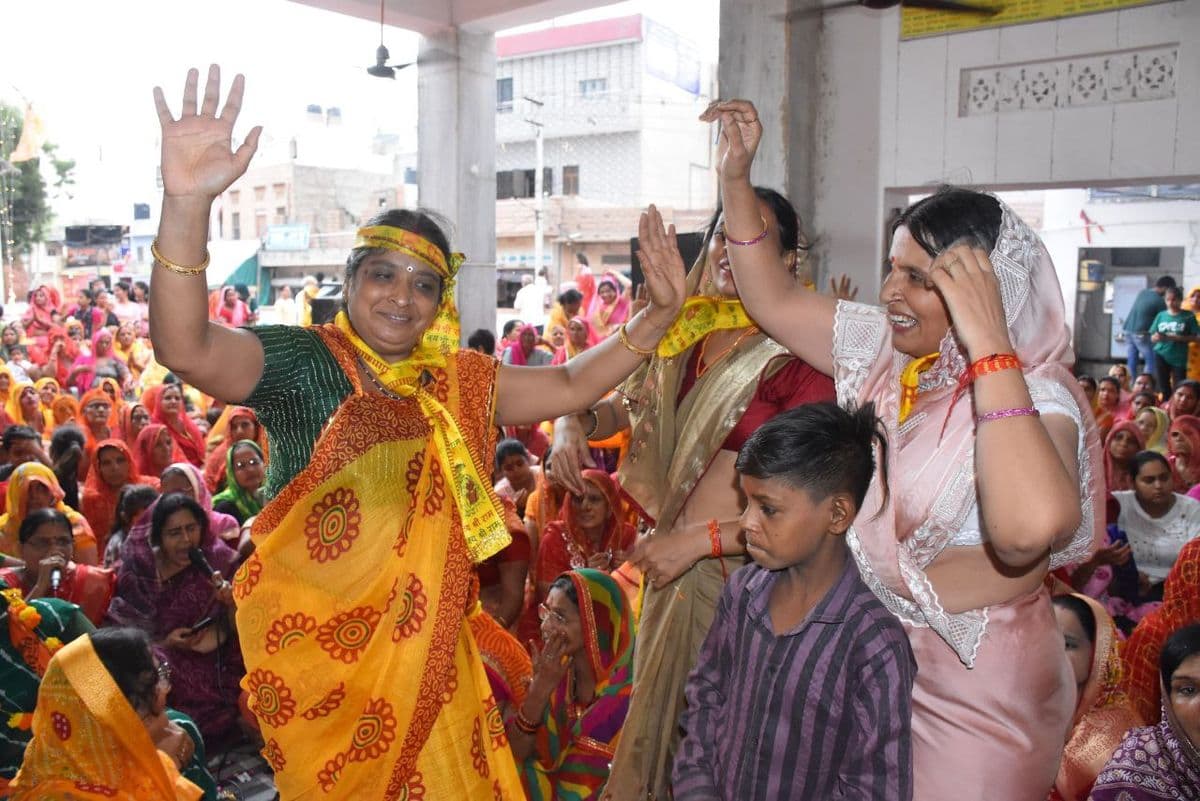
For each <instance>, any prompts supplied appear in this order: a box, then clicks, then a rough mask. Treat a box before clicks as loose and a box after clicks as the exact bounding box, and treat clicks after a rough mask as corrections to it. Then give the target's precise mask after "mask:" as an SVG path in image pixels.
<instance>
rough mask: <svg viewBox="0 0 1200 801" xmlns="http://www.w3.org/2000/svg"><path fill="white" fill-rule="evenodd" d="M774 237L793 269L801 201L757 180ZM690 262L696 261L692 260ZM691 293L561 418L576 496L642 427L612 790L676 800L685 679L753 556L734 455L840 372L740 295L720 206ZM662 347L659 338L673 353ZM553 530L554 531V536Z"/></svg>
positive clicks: (631, 462) (566, 467) (637, 441)
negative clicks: (596, 459)
mask: <svg viewBox="0 0 1200 801" xmlns="http://www.w3.org/2000/svg"><path fill="white" fill-rule="evenodd" d="M756 191H757V194H758V198H759V210H760V212H761V213H762V218H763V224H764V231H763V235H762V237H761V239H762V240H765V241H763V243H762V246H764V247H769V248H772V249H773V251H772V252H777V253H778V254H779V269H780V270H786V271H788V272H790V273H792V274H793V275H795V273H796V267H797V265H798V263H799V261H800V256H801V250H802V244H801V237H800V221H799V219H798V217H797V215H796V211H795V209H793V208H792V206H791V204H790V203H788V201H787V200H786V199H785V198H784V197H782V196H781V195H779V194H778V193H777V192H774V191H772V190H770V189H763V188H759V189H757V190H756ZM678 268H679V269H680V270H683V269H684V266H683V263H682V260H680V262H679V265H678ZM687 287H688V295H689V300H688V301H687V303H686V304H685V305H684V310H683V312H682V313H681V314H680V317H679V318H678V320H677V321H676V323H675V325H674V326H673V327H672V329H671V331H670V332H668V334H667V336H666V337H664V338H663V343H673V344H674V345H675V348H674V351H675V354H674V355H673V356H670V357H666V358H664V357H660V356H656V357H655V358H652V359H651V360H650V361H649V363H648V364H647V365H646V366H645V367H643V368H641V369H640V370H639V371H638V372H636V373H634V374H633V376H632V377H631V378H630V379H629V380H628V381H627V382H626V383H625V384H624V386H623V387H621V389H620V390H619V391H618V392H617V393H615V394H614V395H612V396H610V397H609V398H608V399H606V400H604V401H601V402H600V403H598V404H596V405H595V406H593V407H592V408H591V409H589V410H588V411H587V412H586V413H584V414H582V415H579V416H577V417H563V418H559V420H558V421H557V422H556V424H555V441H554V446H553V448H552V452H553V456H552V457H551V462H552V463H553V467H554V471H555V474H556V475H558V476H559V477H560V480H562V482H563V483H564V484H566V485H567V486H568V488H569V489H571V491H572V492H574V493H575V494H577V495H578V494H582V493H583V492H584V491H585V489H586V487H585V485H584V483H583V481H582V479H581V477H580V473H581V466H582V463H584V462H586V461H588V460H589V459H588V457H587V455H586V454H587V449H586V446H587V443H586V440H587V439H593V440H596V439H601V438H603V437H607V436H610V435H611V434H613V433H614V432H616V431H619V430H621V429H623V428H630V429H631V438H632V443H631V445H630V450H629V454H628V456H627V458H626V460H625V462H624V464H623V466H622V467H621V469H620V471H619V473H618V479H619V480H620V483H621V488H622V490H623V491H624V492H625V494H626V496H627V497H628V498H629V500H631V501H632V502H633V503H634V504H636V505H637V507H638V508H639V510H640V511H641V514H642V516H643V518H645V520H646V522H647V524H648V525H651V526H653V527H654V528H653V529H652V531H651V534H650V536H647V537H644V538H642V539H641V540H640V541H639V542H638V544H637V546H636V547H635V548H634V549H633V550H632V552H631V554H630V555H629V561H630V562H631V563H633V564H634V565H635V566H636V567H638V568H640V569H641V570H642V572H643V574H644V575H645V578H646V581H645V596H644V599H643V602H642V613H641V622H640V624H639V629H638V647H637V653H636V655H635V657H634V660H635V664H634V674H633V675H634V689H633V697H632V701H631V705H630V708H629V715H628V717H627V718H626V720H625V728H624V731H623V733H622V735H621V740H620V743H619V744H618V746H617V752H616V756H615V758H614V761H613V768H612V773H611V775H610V777H609V781H608V785H607V791H608V793H610V794H611V796H612V797H613V798H645V797H646V796H647V794H652V795H653V796H654V797H656V798H667V797H669V796H668V792H667V790H668V787H669V783H670V777H671V765H672V761H673V759H674V756H675V749H676V747H677V746H678V742H679V738H678V734H677V733H676V727H675V726H674V725H664V722H665V721H672V722H673V721H677V720H679V716H680V714H681V712H682V711H683V709H682V702H683V687H684V684H685V682H686V680H687V675H688V672H689V671H690V670H691V668H692V666H693V664H694V663H695V660H696V655H697V653H698V652H699V649H700V645H701V644H702V642H703V641H704V637H705V635H706V634H707V633H708V628H709V625H710V624H711V623H712V619H713V614H714V611H715V609H716V603H717V599H718V598H719V597H720V594H721V589H722V587H723V586H724V583H725V579H726V577H727V576H728V575H729V574H730V573H732V572H733V571H734V570H736V569H738V568H739V567H741V566H742V565H743V564H745V562H746V556H745V549H744V547H743V545H742V543H741V542H740V541H739V538H738V532H739V530H740V527H739V524H738V518H739V516H740V514H741V509H742V499H741V496H740V495H739V493H738V491H737V474H736V471H735V469H734V461H735V460H736V458H737V452H738V449H739V448H740V447H741V446H742V443H744V442H745V441H746V438H747V437H749V435H750V434H751V433H752V432H753V431H754V429H756V428H757V427H758V426H759V425H760V424H761V423H762V422H764V421H765V420H767V419H768V418H770V417H773V416H774V415H776V414H778V413H779V412H781V411H784V410H786V409H790V408H793V407H795V406H799V405H800V404H803V403H811V402H816V401H828V400H832V399H833V397H834V392H833V382H832V381H831V380H830V379H829V378H828V377H826V376H824V375H821V374H820V373H818V372H817V371H815V370H813V369H812V368H811V367H809V366H808V365H807V364H805V363H804V362H802V361H800V360H799V359H797V358H795V357H793V356H791V355H790V354H788V352H787V351H786V350H785V349H784V348H783V347H781V346H780V345H778V344H777V343H775V342H774V341H773V340H771V339H770V338H768V337H767V336H765V335H764V334H762V333H761V332H760V331H759V330H758V328H757V327H756V326H755V325H754V322H753V321H752V320H750V319H749V318H748V317H747V316H746V315H745V312H744V310H743V309H742V307H741V302H740V301H739V300H738V292H737V287H736V286H735V285H734V281H733V274H732V273H731V272H730V269H729V259H728V257H727V256H726V253H725V235H724V218H723V215H722V212H721V210H720V209H718V210H717V212H716V213H715V214H714V215H713V218H712V220H711V222H710V224H709V227H708V238H707V242H706V244H705V248H704V250H703V251H702V255H701V258H700V259H699V260H698V261H697V263H696V265H695V266H694V267H693V268H692V270H691V271H690V273H689V275H688V284H687ZM662 352H663V345H662V344H660V354H662ZM663 356H665V354H663ZM543 539H545V537H543Z"/></svg>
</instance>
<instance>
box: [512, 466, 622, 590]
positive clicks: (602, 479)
mask: <svg viewBox="0 0 1200 801" xmlns="http://www.w3.org/2000/svg"><path fill="white" fill-rule="evenodd" d="M583 478H584V480H585V481H587V482H589V483H590V484H592V485H593V486H595V487H596V488H597V489H599V490H600V491H601V492H602V493H604V498H605V500H606V501H608V521H607V522H606V524H605V529H604V536H603V537H602V538H601V540H600V545H599V547H595V546H593V544H592V543H591V542H589V541H588V538H587V536H586V535H585V534H584V533H583V530H582V529H580V527H579V524H578V522H577V520H576V512H575V508H574V506H572V504H571V496H570V495H569V494H568V496H567V499H566V500H565V501H563V505H562V514H561V515H560V516H559V519H557V520H552V521H550V522H549V523H547V524H546V528H545V530H544V531H543V532H542V536H541V542H539V543H538V554H537V562H536V563H535V567H534V572H533V575H534V580H535V582H536V583H539V584H549V583H550V582H552V581H554V579H555V578H556V577H557V576H559V575H561V574H562V573H565V572H567V571H568V570H571V569H573V568H580V567H587V566H588V559H590V558H591V557H593V556H595V555H596V554H598V553H608V554H609V555H610V562H611V564H610V566H609V567H608V568H607V570H612V569H614V568H616V567H617V566H618V565H619V564H620V560H619V559H618V558H617V557H618V555H619V554H621V553H622V552H623V551H625V550H627V549H629V548H630V547H632V546H633V541H634V540H635V539H636V538H637V531H636V530H635V529H634V527H633V526H632V525H630V524H629V523H627V522H625V521H624V520H623V519H622V517H621V511H622V509H623V507H622V504H621V497H620V494H619V491H618V489H617V484H616V482H615V481H613V480H612V478H611V477H609V475H608V473H605V472H604V471H602V470H584V471H583ZM538 600H539V601H541V600H543V599H542V598H538Z"/></svg>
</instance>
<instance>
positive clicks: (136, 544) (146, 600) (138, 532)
mask: <svg viewBox="0 0 1200 801" xmlns="http://www.w3.org/2000/svg"><path fill="white" fill-rule="evenodd" d="M201 486H203V482H201ZM198 501H199V503H200V505H201V507H202V508H204V509H205V510H208V511H209V512H210V515H209V526H208V531H207V532H206V533H205V534H204V537H203V539H202V540H201V542H200V550H202V551H203V552H204V557H205V558H206V559H207V560H208V563H209V564H210V565H211V566H212V568H213V570H217V571H220V573H221V575H222V576H224V577H225V578H226V579H227V580H228V579H231V578H232V577H233V573H234V570H235V569H236V568H237V552H236V551H234V550H233V549H232V548H230V547H229V546H228V545H226V544H225V543H223V542H221V540H220V539H218V538H217V537H215V536H214V535H213V532H212V513H211V509H212V499H211V497H209V496H208V491H207V489H205V490H204V492H203V494H202V495H199V497H198ZM157 503H158V502H157V501H155V503H154V504H153V505H151V506H150V507H149V508H147V509H146V511H144V512H143V513H142V515H141V516H140V517H139V518H138V520H137V523H136V524H135V525H134V526H133V527H132V528H131V529H130V530H129V536H128V537H126V538H125V541H124V542H123V543H121V567H120V570H119V571H118V573H117V591H116V594H115V595H114V597H113V600H112V603H111V604H110V605H109V608H108V616H107V618H106V619H105V625H113V626H134V627H136V628H139V629H141V630H143V631H145V632H146V633H147V634H149V635H150V637H151V639H152V640H154V642H155V643H160V642H161V641H162V640H164V639H165V638H166V636H167V635H168V634H169V633H170V632H171V631H173V630H174V629H178V628H187V627H189V626H192V625H193V624H195V623H197V622H198V621H200V620H201V619H202V618H204V617H208V616H212V617H216V618H217V623H216V624H214V625H217V626H221V627H223V630H224V631H225V632H226V633H227V634H228V636H227V637H226V639H225V642H224V643H222V644H221V646H220V647H219V648H217V649H216V650H215V651H213V652H212V653H207V654H200V653H195V652H193V651H180V650H176V649H173V648H164V647H162V646H161V645H156V646H155V652H156V653H157V654H158V655H159V658H161V659H165V660H166V661H167V662H169V663H170V665H171V673H172V675H171V693H170V695H169V696H168V697H167V703H168V705H170V706H171V707H173V708H175V709H178V710H179V711H180V712H183V713H185V714H187V715H189V716H190V717H191V718H192V719H193V720H194V721H196V725H197V726H199V728H200V733H201V734H202V735H203V736H204V741H205V744H206V745H207V747H208V748H209V749H210V750H214V749H216V750H219V749H220V748H221V747H222V745H223V744H228V743H229V742H230V741H232V740H234V739H236V738H237V736H238V734H239V731H238V726H237V723H238V719H239V717H240V712H239V710H238V696H239V694H240V693H241V689H240V688H239V686H238V683H239V682H240V681H241V678H242V676H243V675H244V674H245V672H246V667H245V664H244V663H243V662H242V652H241V648H240V647H239V646H238V641H237V633H236V632H235V631H234V630H233V628H232V626H229V625H227V623H226V617H225V611H224V609H223V607H221V605H220V604H219V603H217V602H216V601H215V600H214V591H213V586H212V581H211V578H210V577H209V576H206V575H205V574H204V571H202V570H200V569H198V568H196V567H194V566H188V567H187V568H186V569H184V570H181V571H180V572H179V573H176V574H175V575H174V576H171V577H170V578H168V579H166V580H160V579H159V578H158V568H157V566H156V565H155V560H154V549H153V547H152V546H151V544H150V528H151V521H152V520H153V516H154V507H155V506H156V505H157Z"/></svg>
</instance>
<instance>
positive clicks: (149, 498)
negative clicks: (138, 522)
mask: <svg viewBox="0 0 1200 801" xmlns="http://www.w3.org/2000/svg"><path fill="white" fill-rule="evenodd" d="M157 499H158V491H157V490H155V489H154V487H152V486H150V485H149V484H126V485H125V486H123V487H121V491H120V492H118V493H117V514H116V517H114V518H113V524H112V529H111V530H110V531H109V533H110V534H115V533H116V532H118V531H122V530H124V529H125V528H126V527H128V526H132V525H133V522H134V521H133V520H132V519H131V517H132V515H131V513H132V512H133V510H134V509H138V508H140V509H141V510H142V511H145V510H146V509H147V508H148V507H149V506H150V504H152V503H154V501H155V500H157Z"/></svg>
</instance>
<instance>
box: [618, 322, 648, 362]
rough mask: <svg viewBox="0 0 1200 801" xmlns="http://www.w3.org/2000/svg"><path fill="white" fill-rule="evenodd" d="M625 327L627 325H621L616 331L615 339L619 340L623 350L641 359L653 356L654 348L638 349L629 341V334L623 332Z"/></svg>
mask: <svg viewBox="0 0 1200 801" xmlns="http://www.w3.org/2000/svg"><path fill="white" fill-rule="evenodd" d="M627 325H629V323H621V327H620V328H619V329H617V338H618V339H619V340H621V344H622V345H623V346H624V347H625V350H627V351H629V352H630V353H632V354H634V355H635V356H641V357H642V358H643V359H645V358H646V357H647V356H653V355H654V352H655V348H639V347H638V346H637V345H635V344H633V343H632V342H630V341H629V332H628V331H626V330H625V326H627Z"/></svg>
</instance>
